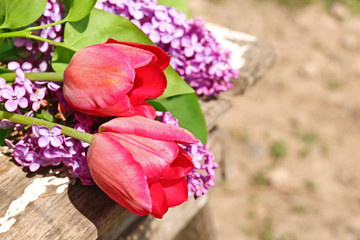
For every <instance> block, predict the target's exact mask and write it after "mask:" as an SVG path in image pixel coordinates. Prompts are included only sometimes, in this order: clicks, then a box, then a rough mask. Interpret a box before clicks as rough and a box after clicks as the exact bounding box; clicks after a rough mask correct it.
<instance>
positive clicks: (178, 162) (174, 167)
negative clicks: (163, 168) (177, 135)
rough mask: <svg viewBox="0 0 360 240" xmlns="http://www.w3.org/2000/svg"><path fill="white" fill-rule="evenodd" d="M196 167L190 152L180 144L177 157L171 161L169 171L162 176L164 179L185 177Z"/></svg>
mask: <svg viewBox="0 0 360 240" xmlns="http://www.w3.org/2000/svg"><path fill="white" fill-rule="evenodd" d="M193 168H194V164H193V162H192V160H191V158H190V156H189V154H188V153H187V152H186V151H185V150H184V149H183V148H182V147H180V146H179V153H178V156H177V158H176V159H175V160H174V161H173V162H172V163H171V165H170V168H169V171H168V172H167V173H166V174H165V175H164V176H163V177H162V178H163V179H174V178H180V177H185V176H186V175H188V174H189V173H190V172H191V170H192V169H193Z"/></svg>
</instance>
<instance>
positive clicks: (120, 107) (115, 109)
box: [78, 96, 135, 117]
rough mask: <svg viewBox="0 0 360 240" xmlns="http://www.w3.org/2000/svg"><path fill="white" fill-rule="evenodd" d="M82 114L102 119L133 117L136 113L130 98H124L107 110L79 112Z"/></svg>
mask: <svg viewBox="0 0 360 240" xmlns="http://www.w3.org/2000/svg"><path fill="white" fill-rule="evenodd" d="M78 111H80V112H83V113H86V114H90V115H96V116H100V117H109V116H133V115H134V113H135V110H134V107H133V106H132V105H131V103H130V101H129V98H128V96H124V97H122V98H120V99H118V101H117V102H116V103H115V104H114V105H112V106H110V107H107V108H96V109H92V110H88V111H86V110H78Z"/></svg>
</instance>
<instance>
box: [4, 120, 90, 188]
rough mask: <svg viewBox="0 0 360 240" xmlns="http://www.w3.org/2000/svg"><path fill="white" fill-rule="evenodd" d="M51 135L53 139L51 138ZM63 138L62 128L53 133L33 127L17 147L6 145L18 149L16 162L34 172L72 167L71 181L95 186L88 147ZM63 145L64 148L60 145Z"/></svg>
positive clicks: (69, 168) (15, 152)
mask: <svg viewBox="0 0 360 240" xmlns="http://www.w3.org/2000/svg"><path fill="white" fill-rule="evenodd" d="M51 134H53V136H50V135H51ZM60 134H61V127H60V126H55V127H53V128H52V129H51V130H49V129H48V128H46V127H43V126H40V127H39V126H37V125H33V126H32V128H29V129H28V130H26V132H25V133H24V136H25V137H24V138H23V139H21V140H20V141H18V142H17V143H16V144H12V143H11V142H10V141H6V143H7V144H8V146H9V147H10V148H13V149H14V152H13V153H12V156H13V157H14V159H15V161H16V162H17V163H18V164H20V165H22V166H24V167H27V168H29V170H30V171H32V172H35V171H37V170H38V169H39V168H40V167H41V166H42V167H46V166H59V165H60V164H64V165H65V166H66V167H68V171H69V174H70V176H71V177H73V178H80V180H81V183H82V184H84V185H93V184H94V182H93V180H92V178H91V174H90V171H89V168H88V166H87V162H86V151H87V147H88V144H84V143H82V142H81V141H79V140H76V139H73V138H70V137H66V138H65V139H64V137H63V135H60ZM42 138H43V139H42ZM51 138H52V139H51ZM60 139H61V140H60ZM59 143H61V144H60V145H59ZM54 145H55V146H54ZM84 146H86V147H84Z"/></svg>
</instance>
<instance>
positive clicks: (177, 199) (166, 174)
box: [87, 116, 199, 218]
mask: <svg viewBox="0 0 360 240" xmlns="http://www.w3.org/2000/svg"><path fill="white" fill-rule="evenodd" d="M198 141H199V140H197V139H196V138H195V137H194V135H192V134H191V133H190V132H188V131H187V130H185V129H182V128H180V127H175V126H171V125H167V124H164V123H161V122H158V121H155V120H151V119H148V118H144V117H140V116H133V117H124V118H115V119H113V120H111V121H109V122H107V123H105V124H103V125H101V126H100V128H99V133H96V134H94V136H93V139H92V142H91V144H90V147H89V150H88V155H87V159H88V164H89V168H90V172H91V175H92V177H93V179H94V181H95V183H96V184H97V185H98V186H99V187H100V188H101V189H102V190H103V191H104V192H105V193H106V194H107V195H108V196H109V197H111V198H112V199H113V200H114V201H116V202H117V203H119V204H120V205H122V206H123V207H125V208H127V209H129V210H130V211H132V212H134V213H136V214H138V215H146V214H151V215H153V216H155V217H157V218H162V216H163V215H164V214H165V213H166V212H167V210H168V208H169V207H174V206H177V205H179V204H181V203H182V202H184V201H186V200H187V198H188V186H187V181H186V175H187V174H188V173H189V172H190V171H191V170H192V168H193V163H192V160H191V158H190V156H189V155H188V154H187V153H186V152H185V151H184V150H183V149H182V148H181V147H180V146H179V145H178V144H177V143H184V144H191V143H196V142H198Z"/></svg>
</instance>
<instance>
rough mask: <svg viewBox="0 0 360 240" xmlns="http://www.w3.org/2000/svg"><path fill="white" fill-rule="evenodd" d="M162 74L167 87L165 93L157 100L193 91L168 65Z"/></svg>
mask: <svg viewBox="0 0 360 240" xmlns="http://www.w3.org/2000/svg"><path fill="white" fill-rule="evenodd" d="M164 73H165V76H166V79H167V86H166V89H165V92H164V93H163V94H162V95H161V96H160V97H159V98H168V97H171V96H176V95H181V94H188V93H193V92H194V89H193V88H192V87H190V86H189V85H188V84H187V83H186V82H185V81H184V79H182V78H181V77H180V76H179V74H178V73H177V72H176V71H175V70H174V69H173V68H172V67H171V66H170V65H169V66H168V67H167V68H166V69H165V71H164Z"/></svg>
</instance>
